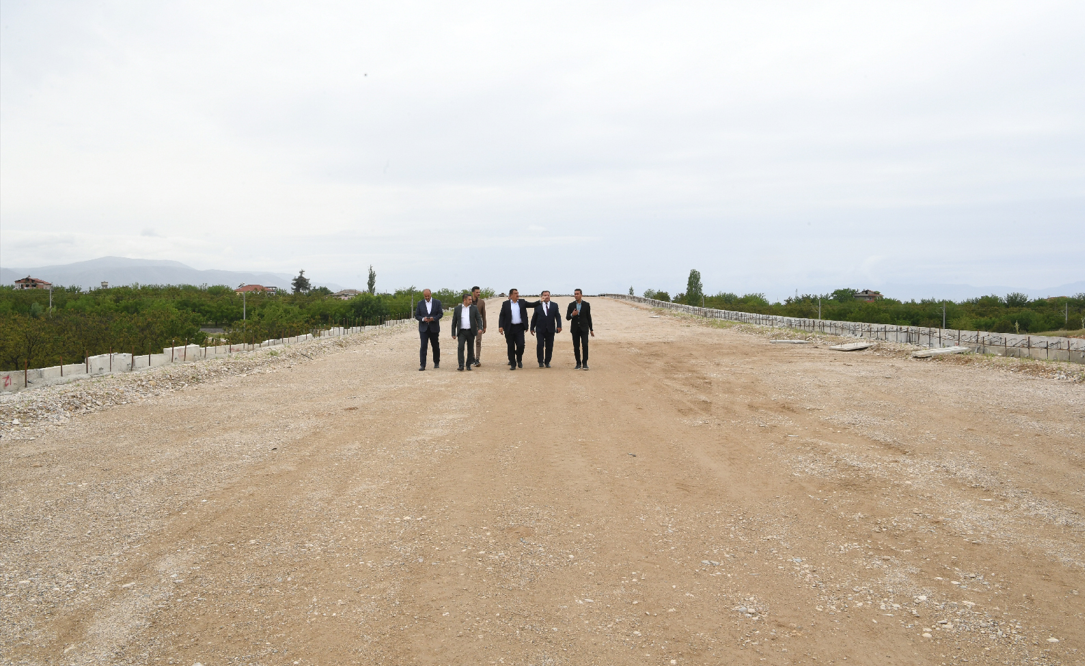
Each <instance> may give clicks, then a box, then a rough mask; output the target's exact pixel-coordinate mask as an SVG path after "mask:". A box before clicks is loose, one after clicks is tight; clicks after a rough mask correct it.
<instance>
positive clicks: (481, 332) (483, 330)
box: [478, 329, 486, 335]
mask: <svg viewBox="0 0 1085 666" xmlns="http://www.w3.org/2000/svg"><path fill="white" fill-rule="evenodd" d="M485 332H486V329H482V330H481V331H479V332H478V334H479V335H482V334H483V333H485Z"/></svg>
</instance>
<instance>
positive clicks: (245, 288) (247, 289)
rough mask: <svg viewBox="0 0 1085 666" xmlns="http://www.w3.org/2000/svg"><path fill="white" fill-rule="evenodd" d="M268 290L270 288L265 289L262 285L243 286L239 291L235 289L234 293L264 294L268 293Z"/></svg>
mask: <svg viewBox="0 0 1085 666" xmlns="http://www.w3.org/2000/svg"><path fill="white" fill-rule="evenodd" d="M267 290H268V288H267V287H265V286H264V285H262V284H243V285H241V286H240V287H238V288H237V289H234V291H235V292H237V293H239V294H241V293H246V294H251V293H253V292H260V293H263V292H266V291H267Z"/></svg>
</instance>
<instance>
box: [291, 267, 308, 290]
mask: <svg viewBox="0 0 1085 666" xmlns="http://www.w3.org/2000/svg"><path fill="white" fill-rule="evenodd" d="M290 286H291V287H293V288H294V293H295V294H308V293H309V289H311V288H312V285H310V284H309V278H307V277H305V271H298V276H297V277H296V278H294V279H293V280H292V281H291V282H290Z"/></svg>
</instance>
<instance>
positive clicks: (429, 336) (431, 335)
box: [414, 289, 445, 371]
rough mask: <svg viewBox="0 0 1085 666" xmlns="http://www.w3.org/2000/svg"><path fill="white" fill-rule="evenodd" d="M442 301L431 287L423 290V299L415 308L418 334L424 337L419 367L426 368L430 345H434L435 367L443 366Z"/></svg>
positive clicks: (443, 314)
mask: <svg viewBox="0 0 1085 666" xmlns="http://www.w3.org/2000/svg"><path fill="white" fill-rule="evenodd" d="M443 316H445V313H444V310H442V309H441V301H439V300H437V299H436V298H434V297H433V294H432V292H431V291H430V290H429V289H423V290H422V300H420V301H418V307H416V308H415V309H414V318H415V319H417V320H418V336H419V337H420V338H422V349H421V350H419V352H418V369H419V370H420V371H421V370H425V369H426V352H427V351H428V350H427V346H428V345H433V369H434V370H436V369H437V368H440V367H441V317H443Z"/></svg>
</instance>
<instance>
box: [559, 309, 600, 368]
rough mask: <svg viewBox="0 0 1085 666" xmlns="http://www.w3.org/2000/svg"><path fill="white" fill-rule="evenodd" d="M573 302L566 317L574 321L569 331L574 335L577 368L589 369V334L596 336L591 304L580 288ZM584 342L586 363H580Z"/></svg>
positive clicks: (574, 353)
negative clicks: (592, 321) (581, 345)
mask: <svg viewBox="0 0 1085 666" xmlns="http://www.w3.org/2000/svg"><path fill="white" fill-rule="evenodd" d="M573 299H574V300H573V302H572V303H570V304H569V309H568V310H567V311H566V312H565V318H566V319H568V320H569V321H571V322H572V324H570V325H569V333H570V334H571V335H572V336H573V355H574V356H576V369H577V370H579V369H580V368H581V367H583V368H584V369H585V370H587V369H588V335H589V334H590V335H591V337H593V338H594V337H595V331H594V330H593V329H592V327H591V305H589V304H588V302H587V301H585V300H584V294H583V292H581V291H580V290H579V289H577V290H576V291H574V292H573ZM581 343H583V344H584V364H583V366H582V365H581V364H580V344H581Z"/></svg>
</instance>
